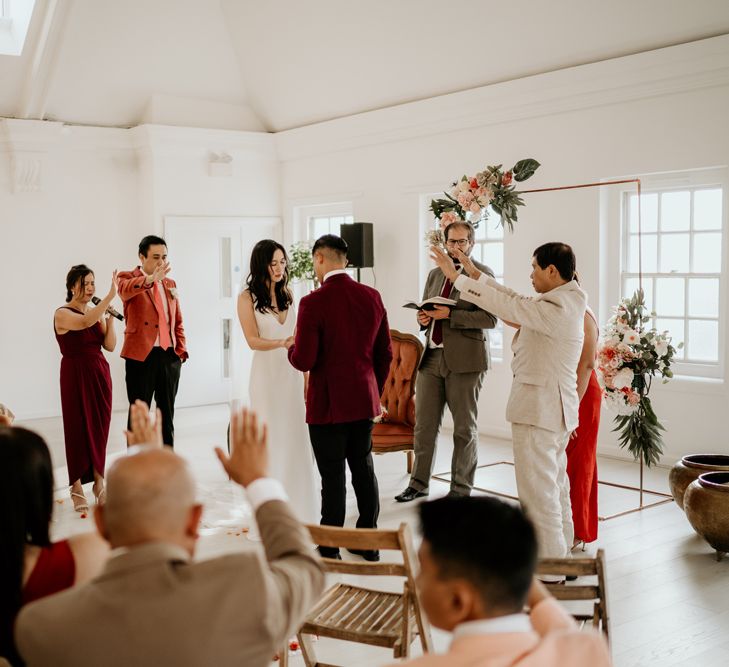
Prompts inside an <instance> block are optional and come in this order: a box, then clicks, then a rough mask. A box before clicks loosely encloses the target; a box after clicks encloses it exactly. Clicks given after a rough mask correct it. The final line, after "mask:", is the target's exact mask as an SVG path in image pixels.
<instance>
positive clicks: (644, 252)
mask: <svg viewBox="0 0 729 667" xmlns="http://www.w3.org/2000/svg"><path fill="white" fill-rule="evenodd" d="M622 214H623V215H622V217H623V235H622V236H623V244H622V264H621V266H622V271H621V281H620V284H621V295H622V296H630V295H632V294H633V292H634V291H635V290H636V289H637V288H638V277H639V270H640V271H642V275H643V290H644V292H645V301H646V306H647V307H648V309H649V310H650V311H652V312H653V313H654V316H653V320H652V323H653V324H654V326H655V327H656V329H658V330H659V331H663V330H668V331H669V332H670V333H671V335H672V336H673V343H674V345H676V344H677V343H680V342H683V344H684V347H683V349H681V350H678V351H677V355H676V361H677V364H676V372H677V373H680V374H682V375H695V376H702V377H721V375H722V358H723V354H724V350H723V347H724V345H723V341H724V338H725V332H724V328H723V327H724V313H723V310H724V308H723V304H724V303H725V301H726V298H725V295H724V294H723V289H724V286H723V285H722V275H721V272H722V268H723V263H724V262H725V261H726V260H725V250H724V245H725V240H726V239H725V233H724V232H725V229H726V224H725V218H726V213H725V191H724V186H723V185H722V184H721V183H717V184H711V183H708V184H705V185H693V184H692V185H689V186H685V187H684V186H682V187H671V188H663V189H658V188H655V189H653V188H648V189H647V191H644V193H643V194H642V196H641V211H640V214H641V230H642V235H641V236H642V240H641V244H640V245H641V250H640V259H641V260H642V261H641V262H639V236H638V196H637V195H636V194H631V193H625V194H624V195H623V202H622Z"/></svg>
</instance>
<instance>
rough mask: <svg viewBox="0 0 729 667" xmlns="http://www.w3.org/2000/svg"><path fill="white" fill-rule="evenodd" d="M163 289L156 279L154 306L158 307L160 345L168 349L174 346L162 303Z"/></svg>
mask: <svg viewBox="0 0 729 667" xmlns="http://www.w3.org/2000/svg"><path fill="white" fill-rule="evenodd" d="M162 298H163V297H162V291H161V290H160V288H159V283H158V282H157V281H156V280H155V282H154V307H155V308H156V309H157V319H158V320H159V346H160V347H161V348H162V349H163V350H166V349H167V348H168V347H171V346H172V341H171V340H170V326H169V324H167V318H166V317H165V307H164V304H163V303H162Z"/></svg>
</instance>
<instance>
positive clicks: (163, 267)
mask: <svg viewBox="0 0 729 667" xmlns="http://www.w3.org/2000/svg"><path fill="white" fill-rule="evenodd" d="M170 271H172V267H171V266H170V263H169V262H166V261H165V262H161V263H159V264H158V265H157V267H156V268H155V270H154V271H153V272H152V282H153V283H155V282H157V281H159V280H162V278H165V277H166V276H167V274H168V273H169V272H170Z"/></svg>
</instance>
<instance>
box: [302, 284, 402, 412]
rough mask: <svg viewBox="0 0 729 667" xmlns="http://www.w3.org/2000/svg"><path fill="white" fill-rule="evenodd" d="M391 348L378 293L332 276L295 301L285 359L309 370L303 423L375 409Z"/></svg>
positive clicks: (303, 369)
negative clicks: (293, 332)
mask: <svg viewBox="0 0 729 667" xmlns="http://www.w3.org/2000/svg"><path fill="white" fill-rule="evenodd" d="M391 359H392V349H391V346H390V327H389V325H388V323H387V312H386V311H385V306H384V305H383V304H382V298H381V297H380V293H379V292H378V291H377V290H375V289H372V288H371V287H367V286H366V285H361V284H360V283H358V282H356V281H354V280H352V278H350V277H349V275H347V274H343V273H342V274H336V275H333V276H330V277H329V278H327V279H326V280H325V281H324V284H323V285H322V286H321V287H320V288H319V289H318V290H315V291H314V292H312V293H311V294H309V295H307V296H305V297H304V298H303V299H301V302H300V304H299V316H298V318H297V321H296V340H295V342H294V345H293V346H292V347H291V348H289V361H290V362H291V365H292V366H293V367H294V368H297V369H298V370H300V371H309V391H308V394H307V396H306V422H307V423H308V424H342V423H346V422H353V421H358V420H360V419H371V418H372V417H376V416H377V415H379V414H380V412H381V407H380V394H381V393H382V389H383V387H384V385H385V380H386V379H387V375H388V372H389V370H390V360H391Z"/></svg>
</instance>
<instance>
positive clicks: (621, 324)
mask: <svg viewBox="0 0 729 667" xmlns="http://www.w3.org/2000/svg"><path fill="white" fill-rule="evenodd" d="M649 321H650V315H649V314H648V311H647V308H646V305H645V299H644V295H643V290H642V289H639V290H637V291H636V292H635V294H633V296H632V297H630V298H625V299H621V301H620V303H619V304H618V306H617V307H616V308H615V314H614V315H613V316H612V317H611V318H610V320H609V321H608V323H607V325H606V326H605V329H604V331H603V341H602V344H601V345H600V348H599V350H598V377H599V380H600V385H601V387H602V390H603V396H604V398H605V404H606V405H607V407H608V408H609V409H611V410H613V411H614V412H617V415H616V417H615V424H616V426H615V429H613V430H614V431H616V432H618V431H619V432H620V438H619V441H618V442H619V445H620V446H621V447H625V446H627V447H628V451H630V452H631V453H632V454H633V456H634V457H635V458H636V459H638V458H640V457H642V458H643V461H644V462H645V464H646V465H647V466H649V467H650V466H651V465H652V464H654V463H658V460H659V459H660V456H661V453H662V452H663V438H662V436H661V432H662V431H664V430H665V429H664V427H663V426H662V425H661V423H660V422H659V421H658V417H657V416H656V414H655V412H654V411H653V407H652V405H651V401H650V399H649V398H648V393H649V392H650V389H651V382H652V380H653V378H654V377H655V376H657V375H660V376H661V377H662V378H663V382H664V383H666V382H668V380H669V379H670V378H672V377H673V371H671V363H672V361H673V357H674V355H675V354H676V348H675V347H674V346H673V345H671V336H670V334H669V333H668V331H663V332H658V331H656V329H655V328H650V329H648V330H647V331H646V330H643V325H645V324H646V323H647V322H649ZM682 346H683V343H679V345H678V348H681V347H682Z"/></svg>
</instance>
